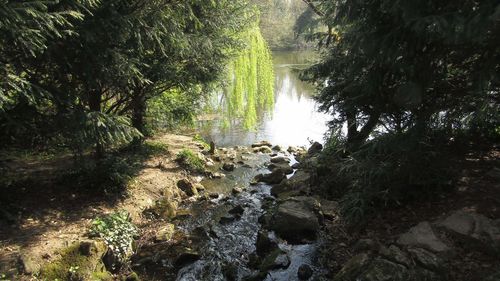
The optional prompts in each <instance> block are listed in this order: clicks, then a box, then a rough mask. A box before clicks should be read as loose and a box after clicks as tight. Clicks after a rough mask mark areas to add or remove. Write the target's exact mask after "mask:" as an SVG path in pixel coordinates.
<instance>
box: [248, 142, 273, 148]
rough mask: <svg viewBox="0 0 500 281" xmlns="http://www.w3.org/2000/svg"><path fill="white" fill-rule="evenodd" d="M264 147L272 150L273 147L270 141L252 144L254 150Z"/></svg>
mask: <svg viewBox="0 0 500 281" xmlns="http://www.w3.org/2000/svg"><path fill="white" fill-rule="evenodd" d="M263 146H266V147H269V148H271V147H272V146H273V145H272V144H271V143H270V142H268V141H260V142H256V143H254V144H252V148H256V147H263Z"/></svg>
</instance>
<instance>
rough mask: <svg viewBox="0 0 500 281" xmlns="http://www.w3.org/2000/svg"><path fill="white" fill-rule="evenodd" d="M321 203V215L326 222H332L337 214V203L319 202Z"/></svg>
mask: <svg viewBox="0 0 500 281" xmlns="http://www.w3.org/2000/svg"><path fill="white" fill-rule="evenodd" d="M320 203H321V207H320V210H321V213H322V214H323V216H324V217H325V219H327V220H334V219H335V218H336V217H337V214H338V212H339V203H338V202H337V201H331V200H326V199H323V200H320Z"/></svg>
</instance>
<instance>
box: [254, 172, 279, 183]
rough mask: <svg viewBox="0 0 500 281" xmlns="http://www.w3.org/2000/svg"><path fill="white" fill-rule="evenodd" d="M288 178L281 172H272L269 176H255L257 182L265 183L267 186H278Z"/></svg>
mask: <svg viewBox="0 0 500 281" xmlns="http://www.w3.org/2000/svg"><path fill="white" fill-rule="evenodd" d="M285 178H286V175H285V173H284V172H283V171H281V170H275V171H272V172H271V173H269V174H259V175H257V176H255V178H254V181H255V182H265V183H267V184H278V183H280V182H281V181H283V180H284V179H285Z"/></svg>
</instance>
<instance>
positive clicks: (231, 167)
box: [222, 163, 236, 172]
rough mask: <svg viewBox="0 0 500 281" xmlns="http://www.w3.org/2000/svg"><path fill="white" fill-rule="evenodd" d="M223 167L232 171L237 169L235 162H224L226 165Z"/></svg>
mask: <svg viewBox="0 0 500 281" xmlns="http://www.w3.org/2000/svg"><path fill="white" fill-rule="evenodd" d="M222 169H224V171H228V172H232V171H234V169H236V165H234V163H224V165H222Z"/></svg>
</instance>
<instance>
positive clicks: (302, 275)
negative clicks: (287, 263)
mask: <svg viewBox="0 0 500 281" xmlns="http://www.w3.org/2000/svg"><path fill="white" fill-rule="evenodd" d="M312 275H313V270H312V268H311V267H310V266H309V265H307V264H303V265H301V266H299V269H298V270H297V277H299V280H309V278H311V276H312Z"/></svg>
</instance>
